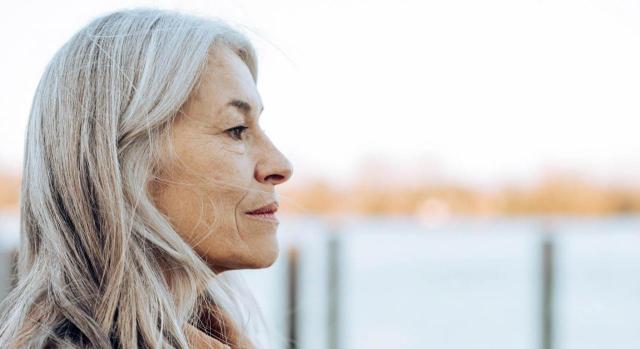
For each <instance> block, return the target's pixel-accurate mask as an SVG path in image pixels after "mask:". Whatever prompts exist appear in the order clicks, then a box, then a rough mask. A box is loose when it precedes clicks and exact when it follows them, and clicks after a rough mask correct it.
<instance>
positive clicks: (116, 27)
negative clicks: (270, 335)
mask: <svg viewBox="0 0 640 349" xmlns="http://www.w3.org/2000/svg"><path fill="white" fill-rule="evenodd" d="M256 74H257V68H256V57H255V54H254V50H253V48H252V46H251V44H250V43H249V42H248V40H247V39H246V38H245V37H244V36H242V35H241V34H239V33H238V32H237V31H235V30H233V29H231V28H230V27H228V26H227V25H225V24H224V23H222V22H219V21H211V20H206V19H202V18H197V17H192V16H188V15H184V14H179V13H174V12H165V11H156V10H135V11H122V12H116V13H113V14H110V15H108V16H105V17H102V18H98V19H96V20H95V21H93V22H92V23H90V24H89V25H88V26H87V27H86V28H84V29H82V30H81V31H80V32H78V33H77V34H76V35H75V36H73V37H72V38H71V40H70V41H69V42H67V43H66V44H65V45H64V46H63V47H62V49H60V51H59V52H58V53H57V54H56V55H55V56H54V58H53V59H52V61H51V62H50V64H49V65H48V67H47V68H46V71H45V72H44V74H43V77H42V79H41V81H40V83H39V85H38V88H37V91H36V93H35V97H34V100H33V106H32V110H31V115H30V117H29V125H28V132H27V141H26V149H25V161H24V171H23V182H22V199H21V246H20V250H19V254H18V261H17V279H16V280H15V287H14V289H13V291H12V292H11V294H10V295H9V296H8V297H7V299H6V300H5V301H4V303H3V306H2V313H1V315H0V348H58V347H62V348H127V349H131V348H227V347H231V348H253V347H255V343H254V341H253V340H252V339H251V338H249V335H248V334H247V332H246V331H245V329H244V328H243V327H242V325H243V324H244V323H243V321H242V319H241V318H240V317H241V316H240V315H241V314H242V313H243V312H242V308H243V307H241V305H242V301H241V299H239V298H238V297H236V289H235V288H233V287H232V286H233V284H232V283H230V281H229V280H230V279H229V278H228V277H227V275H228V273H223V272H224V271H228V270H233V269H241V268H264V267H267V266H269V265H271V264H272V263H273V262H274V261H275V259H276V257H277V254H278V246H277V240H276V230H277V227H278V220H277V218H276V217H275V215H274V214H275V212H276V211H277V209H278V200H277V195H276V192H275V187H276V185H278V184H281V183H283V182H285V181H287V180H288V179H289V178H290V177H291V173H292V167H291V164H290V163H289V161H288V160H287V159H286V158H285V157H284V156H283V154H282V153H280V152H279V151H278V150H277V149H276V147H275V146H274V145H273V143H272V142H271V141H270V140H269V138H268V137H267V135H266V134H265V132H264V131H263V130H262V129H261V128H260V124H259V118H260V113H261V112H262V109H263V106H262V101H261V100H260V95H259V94H258V92H257V91H256V85H255V81H256Z"/></svg>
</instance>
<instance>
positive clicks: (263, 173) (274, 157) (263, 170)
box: [254, 141, 293, 185]
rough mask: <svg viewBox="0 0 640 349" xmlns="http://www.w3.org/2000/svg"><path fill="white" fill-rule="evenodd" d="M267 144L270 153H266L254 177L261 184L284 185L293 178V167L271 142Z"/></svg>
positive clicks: (258, 164)
mask: <svg viewBox="0 0 640 349" xmlns="http://www.w3.org/2000/svg"><path fill="white" fill-rule="evenodd" d="M267 143H268V145H269V146H268V149H269V151H266V152H264V153H263V159H261V161H258V163H257V164H256V169H255V173H254V177H255V178H256V180H257V181H258V182H260V183H264V184H271V185H278V184H282V183H284V182H286V181H288V180H289V178H291V175H292V174H293V166H292V165H291V162H290V161H289V159H287V158H286V157H285V156H284V154H282V153H281V152H280V150H278V149H277V148H276V147H275V146H274V145H273V144H272V143H271V142H270V141H268V142H267Z"/></svg>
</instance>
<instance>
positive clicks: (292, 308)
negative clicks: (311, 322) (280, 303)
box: [287, 246, 300, 349]
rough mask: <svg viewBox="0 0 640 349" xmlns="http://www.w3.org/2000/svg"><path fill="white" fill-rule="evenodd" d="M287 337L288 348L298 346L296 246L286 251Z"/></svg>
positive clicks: (297, 268) (297, 259) (298, 270)
mask: <svg viewBox="0 0 640 349" xmlns="http://www.w3.org/2000/svg"><path fill="white" fill-rule="evenodd" d="M287 261H288V263H287V266H288V269H287V338H288V346H287V348H288V349H297V348H298V338H299V336H298V304H299V302H298V301H299V298H298V297H299V292H298V291H299V289H298V288H299V279H300V275H299V272H300V268H299V262H300V261H299V258H298V248H297V247H295V246H292V247H290V248H289V250H288V253H287Z"/></svg>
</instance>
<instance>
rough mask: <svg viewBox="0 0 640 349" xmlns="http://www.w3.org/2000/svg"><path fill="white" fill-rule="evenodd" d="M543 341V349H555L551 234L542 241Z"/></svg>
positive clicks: (545, 234) (553, 247)
mask: <svg viewBox="0 0 640 349" xmlns="http://www.w3.org/2000/svg"><path fill="white" fill-rule="evenodd" d="M541 286H542V289H541V303H542V318H541V326H542V340H541V349H553V347H554V335H555V333H554V325H555V324H554V316H555V314H554V310H555V309H554V308H555V306H554V305H555V304H554V302H555V299H554V296H555V246H554V241H553V237H552V235H551V233H550V232H545V233H544V237H543V239H542V280H541Z"/></svg>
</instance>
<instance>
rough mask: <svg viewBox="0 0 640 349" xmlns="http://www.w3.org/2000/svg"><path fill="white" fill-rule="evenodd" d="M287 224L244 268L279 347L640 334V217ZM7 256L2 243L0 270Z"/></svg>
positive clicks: (519, 344)
mask: <svg viewBox="0 0 640 349" xmlns="http://www.w3.org/2000/svg"><path fill="white" fill-rule="evenodd" d="M279 234H280V237H281V251H282V253H281V258H280V259H279V260H278V261H277V262H276V264H275V265H274V266H272V267H271V268H269V269H266V270H253V271H242V272H241V273H244V274H245V277H246V279H247V280H248V281H249V284H250V286H251V287H252V289H253V291H254V293H255V294H256V297H257V298H258V301H259V303H260V304H261V306H262V308H263V310H264V311H265V315H266V318H267V320H268V322H269V324H270V325H271V326H272V329H273V333H272V337H273V338H272V341H271V344H272V347H273V348H274V349H285V348H287V349H294V348H295V349H320V348H322V349H360V348H388V347H397V348H416V349H421V348H447V349H456V348H471V347H472V348H487V349H489V348H491V349H500V348H505V349H514V348H515V349H520V348H521V349H591V348H593V349H600V348H621V349H624V348H636V347H640V325H639V324H640V218H634V217H631V218H629V217H620V218H616V219H609V220H590V221H589V220H564V221H559V222H556V224H554V225H548V224H541V223H540V221H539V220H535V219H523V220H512V221H506V223H505V222H480V223H477V222H475V223H474V222H473V221H468V222H466V223H462V224H458V223H452V224H451V225H447V226H442V227H440V228H435V229H434V228H428V229H427V228H424V227H422V226H419V225H417V224H414V223H413V222H409V223H407V222H405V221H394V220H391V221H387V220H381V219H372V220H362V221H358V222H355V223H354V222H349V223H345V224H342V225H338V226H335V225H333V226H332V225H328V224H325V223H324V222H323V221H321V220H317V219H315V220H308V219H300V220H286V221H285V222H283V224H282V226H281V229H280V232H279ZM10 240H11V241H16V240H15V239H10ZM0 241H3V240H2V239H1V238H0ZM0 245H2V244H0ZM9 258H10V252H9V249H8V248H7V247H6V246H4V247H3V246H0V280H7V277H8V273H9V270H8V266H9V263H8V260H9ZM7 287H8V286H7V285H6V282H0V298H1V297H3V292H5V290H6V289H7Z"/></svg>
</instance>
